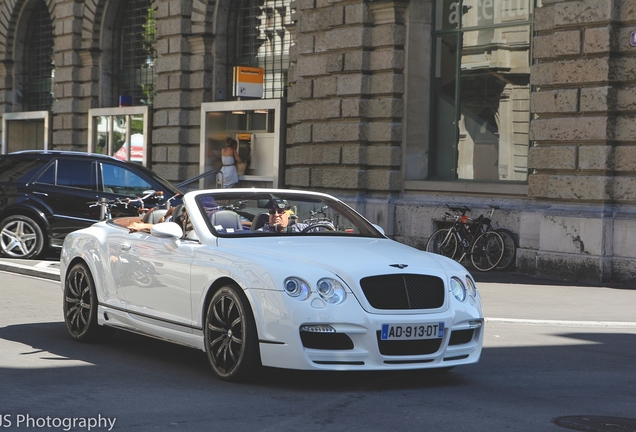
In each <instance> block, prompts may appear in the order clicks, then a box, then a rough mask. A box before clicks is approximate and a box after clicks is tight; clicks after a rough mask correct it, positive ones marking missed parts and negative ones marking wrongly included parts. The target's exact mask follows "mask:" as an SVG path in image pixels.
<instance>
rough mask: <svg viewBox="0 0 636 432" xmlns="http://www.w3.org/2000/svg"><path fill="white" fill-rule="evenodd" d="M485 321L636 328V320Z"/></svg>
mask: <svg viewBox="0 0 636 432" xmlns="http://www.w3.org/2000/svg"><path fill="white" fill-rule="evenodd" d="M486 322H492V323H502V324H525V325H547V326H563V327H603V328H636V322H619V321H566V320H536V319H523V318H521V319H515V318H486Z"/></svg>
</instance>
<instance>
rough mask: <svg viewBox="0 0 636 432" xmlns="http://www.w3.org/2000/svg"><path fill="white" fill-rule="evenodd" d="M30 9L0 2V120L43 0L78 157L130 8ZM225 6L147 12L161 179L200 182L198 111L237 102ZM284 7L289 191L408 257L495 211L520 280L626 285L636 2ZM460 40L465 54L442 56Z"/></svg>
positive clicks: (62, 120)
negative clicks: (374, 228)
mask: <svg viewBox="0 0 636 432" xmlns="http://www.w3.org/2000/svg"><path fill="white" fill-rule="evenodd" d="M38 2H41V3H37V2H36V1H35V0H3V1H0V10H1V11H2V14H1V15H0V17H1V18H0V19H2V21H3V25H2V27H1V30H0V77H2V79H1V80H0V112H1V113H16V112H21V111H25V110H24V107H23V106H21V104H20V97H19V90H20V82H19V81H20V80H19V76H20V74H19V64H20V61H21V60H20V59H21V57H22V56H23V55H24V54H23V52H24V49H25V47H24V46H23V45H21V41H23V40H24V31H25V30H24V24H23V23H22V22H21V17H24V16H27V15H28V12H29V10H30V9H29V8H33V7H35V6H34V5H40V4H45V5H46V8H47V9H48V11H49V13H50V17H51V21H52V23H53V34H54V61H55V78H54V98H55V101H54V103H53V106H52V108H51V112H52V126H51V129H52V133H51V143H52V145H51V147H52V148H57V149H72V150H79V151H86V149H87V147H86V143H87V140H88V126H87V124H88V122H89V119H88V111H89V110H90V109H95V108H105V107H114V106H116V105H117V104H116V101H115V100H113V96H112V92H110V90H109V85H110V84H109V83H110V81H109V80H110V79H111V77H110V75H109V71H108V59H109V58H111V57H112V56H113V55H114V54H113V53H114V52H115V51H116V48H117V47H116V46H114V45H113V43H112V35H111V34H110V32H112V31H113V30H112V28H113V27H114V26H115V25H116V20H117V14H116V11H117V10H118V7H119V6H120V5H121V4H123V2H124V0H84V1H77V0H73V1H71V0H68V1H66V0H38ZM233 2H234V3H233ZM233 4H234V5H235V4H236V0H155V1H154V10H155V12H154V17H155V19H156V54H157V58H156V60H155V69H156V78H155V81H154V92H155V95H154V100H153V103H152V107H151V111H152V116H151V124H150V130H151V137H150V138H151V143H149V144H150V145H151V160H150V163H149V164H150V165H151V167H152V169H153V170H155V171H156V172H157V173H159V174H160V175H162V176H164V177H166V178H168V179H170V180H175V181H176V180H183V179H185V178H188V177H191V176H194V175H196V174H198V173H199V165H198V161H199V159H200V153H201V146H202V143H201V136H202V134H201V128H202V125H201V105H202V104H204V103H207V102H214V101H217V100H220V95H222V94H225V95H229V94H230V91H229V90H230V86H231V77H230V75H231V68H232V66H234V65H235V64H233V63H232V59H231V57H232V56H231V53H232V52H233V50H234V49H235V46H236V44H237V41H236V34H237V33H236V20H237V15H236V14H237V12H236V8H235V7H233ZM289 6H290V11H291V16H290V18H291V19H290V24H288V25H286V28H287V30H288V31H289V33H290V35H291V37H292V45H291V48H290V50H289V60H290V66H289V69H288V71H287V85H288V87H287V97H286V133H285V134H284V135H285V139H284V140H281V143H280V146H281V154H282V155H284V161H283V162H284V181H283V186H284V187H288V188H308V189H313V190H320V191H325V192H328V193H332V194H334V195H336V196H338V197H340V198H342V199H343V200H345V201H347V202H349V203H350V204H351V205H352V206H354V207H356V208H357V209H358V210H360V211H361V212H362V213H363V214H365V215H366V216H367V217H368V218H369V219H370V220H371V221H373V222H376V223H378V224H379V225H381V226H382V227H383V228H384V229H385V230H386V232H387V234H388V235H389V236H391V237H392V238H394V239H396V240H398V241H400V242H403V243H406V244H410V245H412V246H415V247H418V248H423V247H424V245H425V244H426V241H427V239H428V237H429V236H430V235H431V233H432V232H433V231H434V230H435V228H436V227H437V226H438V225H439V223H440V216H441V215H442V214H443V213H444V212H445V211H446V205H447V204H449V205H456V206H463V205H466V206H468V207H470V208H471V209H473V214H474V215H477V214H479V213H485V212H487V211H488V206H489V205H496V206H499V207H500V209H499V210H497V212H496V213H495V215H494V221H495V225H497V226H499V227H504V228H508V229H510V230H512V231H514V232H516V233H518V235H519V238H518V242H519V249H518V252H517V261H516V264H517V269H518V270H520V271H522V272H527V273H532V274H539V275H546V276H552V277H558V278H564V279H572V280H579V281H588V282H601V281H616V282H623V283H632V282H636V218H635V216H636V198H635V194H636V192H635V190H636V188H634V183H635V180H634V179H635V178H636V176H635V175H634V173H635V172H636V78H635V77H636V74H635V73H634V70H635V69H636V47H634V46H632V44H631V43H630V38H631V37H632V32H634V31H636V3H635V2H633V1H629V0H536V1H534V0H479V1H478V0H463V1H450V0H291V1H290V3H289ZM462 20H464V21H462ZM471 20H473V21H471ZM470 25H475V27H470ZM453 41H459V42H458V43H459V45H460V46H461V47H460V48H461V49H460V50H459V51H458V52H460V53H463V54H457V56H456V57H453V58H451V56H452V55H455V54H454V53H455V52H456V51H457V48H458V46H454V45H453V43H455V42H453ZM633 43H634V44H636V40H634V41H633ZM444 56H446V57H444ZM453 62H455V63H453ZM447 67H448V69H445V68H447ZM449 71H451V72H449ZM453 71H456V72H458V73H457V74H455V73H452V72H453ZM456 75H457V76H456ZM460 75H461V77H460ZM471 91H474V92H476V93H475V95H474V96H472V99H471V100H467V99H462V97H460V96H458V95H459V94H460V93H462V94H463V95H468V94H470V92H471ZM493 94H495V95H496V97H490V96H492V95H493ZM453 98H454V99H453ZM445 140H447V141H448V145H446V144H444V145H442V144H440V143H443V142H446V141H445ZM484 155H487V157H486V156H484ZM448 161H450V162H448ZM493 161H494V162H493ZM447 162H448V163H447Z"/></svg>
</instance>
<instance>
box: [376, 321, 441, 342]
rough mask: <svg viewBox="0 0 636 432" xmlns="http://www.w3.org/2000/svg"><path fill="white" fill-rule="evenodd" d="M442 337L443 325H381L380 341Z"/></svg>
mask: <svg viewBox="0 0 636 432" xmlns="http://www.w3.org/2000/svg"><path fill="white" fill-rule="evenodd" d="M442 337H444V323H443V322H439V323H431V324H382V333H381V336H380V338H381V339H382V340H417V339H438V338H442Z"/></svg>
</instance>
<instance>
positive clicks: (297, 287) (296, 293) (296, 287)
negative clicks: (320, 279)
mask: <svg viewBox="0 0 636 432" xmlns="http://www.w3.org/2000/svg"><path fill="white" fill-rule="evenodd" d="M283 290H284V291H285V292H286V293H287V295H288V296H290V297H293V298H295V299H296V300H300V301H302V300H307V299H308V298H309V296H310V295H311V288H310V287H309V284H308V283H307V282H305V281H304V280H303V279H301V278H298V277H293V276H292V277H288V278H287V279H285V281H284V282H283Z"/></svg>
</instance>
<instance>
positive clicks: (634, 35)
mask: <svg viewBox="0 0 636 432" xmlns="http://www.w3.org/2000/svg"><path fill="white" fill-rule="evenodd" d="M629 44H630V45H631V46H636V31H633V32H631V33H630V34H629Z"/></svg>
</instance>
